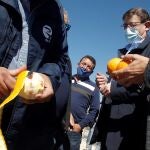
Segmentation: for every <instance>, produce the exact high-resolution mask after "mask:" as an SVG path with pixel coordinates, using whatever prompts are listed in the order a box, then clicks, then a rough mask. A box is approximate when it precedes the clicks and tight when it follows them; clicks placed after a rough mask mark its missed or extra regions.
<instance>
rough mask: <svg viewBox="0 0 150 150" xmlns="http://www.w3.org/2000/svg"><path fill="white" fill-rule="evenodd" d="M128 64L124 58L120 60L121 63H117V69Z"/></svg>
mask: <svg viewBox="0 0 150 150" xmlns="http://www.w3.org/2000/svg"><path fill="white" fill-rule="evenodd" d="M127 66H128V63H127V62H125V61H123V60H121V61H120V62H119V64H118V65H117V68H116V70H120V69H122V68H125V67H127Z"/></svg>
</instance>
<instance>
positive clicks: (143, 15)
mask: <svg viewBox="0 0 150 150" xmlns="http://www.w3.org/2000/svg"><path fill="white" fill-rule="evenodd" d="M133 15H137V16H139V17H140V19H141V23H144V22H146V21H149V20H150V16H149V13H148V12H147V11H146V10H145V9H143V8H131V9H129V10H128V11H127V12H125V13H124V14H123V17H122V19H123V20H125V19H130V18H131V17H132V16H133Z"/></svg>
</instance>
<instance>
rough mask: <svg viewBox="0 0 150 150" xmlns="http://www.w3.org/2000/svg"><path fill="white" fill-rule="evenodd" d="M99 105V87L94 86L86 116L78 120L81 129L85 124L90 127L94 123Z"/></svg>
mask: <svg viewBox="0 0 150 150" xmlns="http://www.w3.org/2000/svg"><path fill="white" fill-rule="evenodd" d="M99 107H100V93H99V89H98V88H97V87H96V88H95V90H94V91H93V94H92V97H91V103H90V106H89V111H88V113H87V115H86V117H85V118H84V119H82V120H81V121H80V122H79V125H80V126H81V128H82V129H83V128H84V127H86V126H89V127H92V126H93V125H94V123H95V121H96V118H97V116H98V113H99Z"/></svg>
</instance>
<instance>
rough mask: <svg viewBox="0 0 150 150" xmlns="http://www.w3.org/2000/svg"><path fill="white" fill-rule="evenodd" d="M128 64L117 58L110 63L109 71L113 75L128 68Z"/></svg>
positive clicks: (108, 65)
mask: <svg viewBox="0 0 150 150" xmlns="http://www.w3.org/2000/svg"><path fill="white" fill-rule="evenodd" d="M128 64H129V63H128V62H125V61H123V60H122V59H121V58H118V57H115V58H112V59H110V60H109V61H108V63H107V70H108V72H109V73H110V74H111V73H112V72H113V71H115V70H120V69H122V68H125V67H127V66H128Z"/></svg>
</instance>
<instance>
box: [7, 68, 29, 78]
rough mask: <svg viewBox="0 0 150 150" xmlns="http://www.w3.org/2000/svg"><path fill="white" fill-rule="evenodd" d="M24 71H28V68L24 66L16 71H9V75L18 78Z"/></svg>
mask: <svg viewBox="0 0 150 150" xmlns="http://www.w3.org/2000/svg"><path fill="white" fill-rule="evenodd" d="M24 70H27V66H22V67H20V68H17V69H14V70H9V73H10V74H11V75H12V76H14V77H16V76H17V75H18V74H19V73H20V72H22V71H24Z"/></svg>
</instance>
